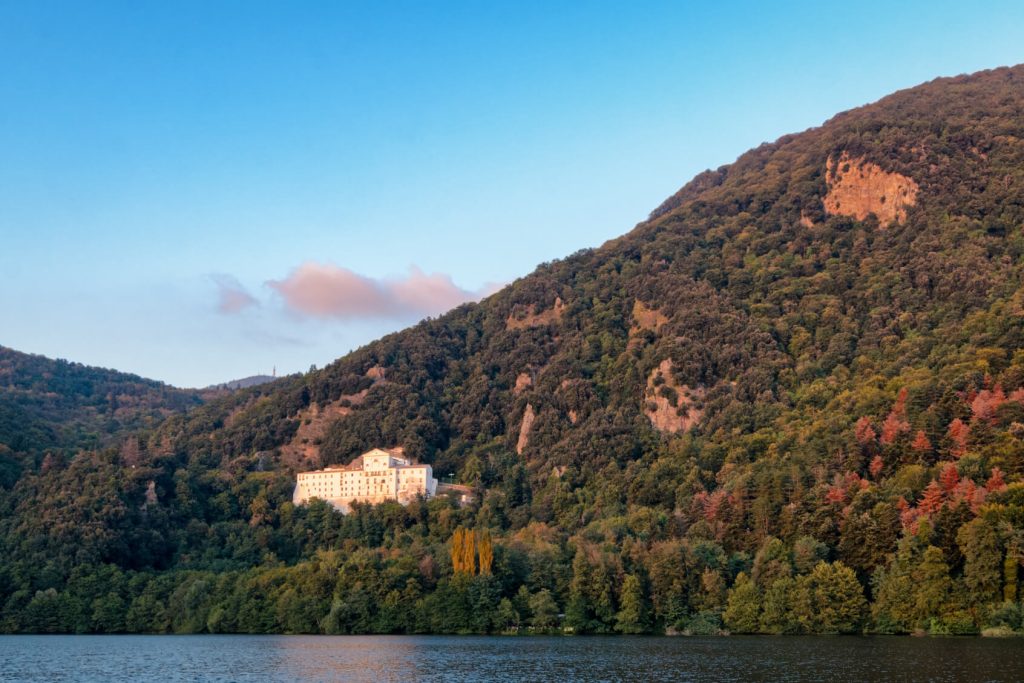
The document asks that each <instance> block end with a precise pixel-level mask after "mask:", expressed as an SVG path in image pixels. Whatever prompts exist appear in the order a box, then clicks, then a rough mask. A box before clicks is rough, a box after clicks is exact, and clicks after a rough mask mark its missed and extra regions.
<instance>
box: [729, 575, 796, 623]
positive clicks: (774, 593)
mask: <svg viewBox="0 0 1024 683" xmlns="http://www.w3.org/2000/svg"><path fill="white" fill-rule="evenodd" d="M737 578H738V577H737ZM795 589H796V581H795V580H794V579H793V578H791V577H788V576H787V577H783V578H781V579H777V580H776V581H775V582H774V583H773V584H772V585H771V586H770V587H769V588H768V590H767V591H766V592H765V594H764V608H763V609H762V610H761V617H760V630H761V631H763V632H764V633H773V634H783V633H799V632H800V624H799V622H798V621H797V620H796V619H795V617H794V615H793V610H792V598H793V593H794V591H795Z"/></svg>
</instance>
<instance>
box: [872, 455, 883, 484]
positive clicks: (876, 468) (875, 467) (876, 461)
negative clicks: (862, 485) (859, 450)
mask: <svg viewBox="0 0 1024 683" xmlns="http://www.w3.org/2000/svg"><path fill="white" fill-rule="evenodd" d="M883 469H885V461H884V460H882V456H881V455H876V456H875V457H874V458H872V459H871V465H870V466H869V467H868V472H870V473H871V476H872V478H874V479H878V475H880V474H881V473H882V470H883Z"/></svg>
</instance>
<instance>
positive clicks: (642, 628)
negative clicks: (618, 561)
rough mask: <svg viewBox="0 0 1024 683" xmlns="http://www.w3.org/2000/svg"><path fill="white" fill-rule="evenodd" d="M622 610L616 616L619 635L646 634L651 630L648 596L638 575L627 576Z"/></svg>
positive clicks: (621, 600) (622, 596) (622, 598)
mask: <svg viewBox="0 0 1024 683" xmlns="http://www.w3.org/2000/svg"><path fill="white" fill-rule="evenodd" d="M619 602H620V604H621V608H620V609H619V612H618V614H616V615H615V630H616V631H618V632H619V633H646V632H647V631H649V630H650V621H649V617H648V615H649V613H650V610H649V609H648V606H647V596H646V595H644V587H643V584H642V583H641V582H640V579H639V578H638V577H637V576H636V574H627V575H626V580H625V581H624V582H623V584H622V595H621V597H620V599H619Z"/></svg>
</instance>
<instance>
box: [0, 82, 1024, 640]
mask: <svg viewBox="0 0 1024 683" xmlns="http://www.w3.org/2000/svg"><path fill="white" fill-rule="evenodd" d="M1022 227H1024V67H1014V68H1005V69H999V70H995V71H990V72H983V73H980V74H976V75H973V76H964V77H957V78H949V79H939V80H936V81H933V82H931V83H927V84H924V85H922V86H919V87H916V88H913V89H910V90H906V91H902V92H899V93H896V94H894V95H891V96H889V97H887V98H885V99H883V100H881V101H879V102H877V103H875V104H872V105H869V106H866V107H862V108H860V109H856V110H853V111H850V112H846V113H843V114H841V115H839V116H836V117H835V118H834V119H832V120H830V121H829V122H827V123H825V124H824V125H823V126H821V127H820V128H816V129H812V130H809V131H806V132H804V133H800V134H798V135H791V136H786V137H784V138H781V139H780V140H778V141H776V142H774V143H771V144H765V145H762V146H761V147H759V148H757V149H755V150H752V151H751V152H748V153H747V154H745V155H743V156H742V157H740V158H739V159H738V160H737V161H736V162H735V163H733V164H731V165H729V166H725V167H722V168H720V169H718V170H717V171H709V172H706V173H704V174H702V175H701V176H698V177H697V178H696V179H695V180H694V181H693V182H691V183H690V184H689V185H687V186H686V187H684V188H683V189H681V190H680V191H679V192H678V193H677V194H676V195H674V196H673V197H671V198H669V199H668V200H666V202H665V203H664V204H663V205H662V206H660V207H658V208H657V209H656V210H655V211H654V212H652V214H651V216H650V218H649V219H648V220H647V221H645V222H643V223H641V224H640V225H638V226H637V227H636V228H635V229H634V230H633V231H632V232H630V233H628V234H627V235H625V236H623V237H621V238H619V239H616V240H613V241H611V242H608V243H607V244H605V245H603V246H602V247H600V248H598V249H592V250H584V251H581V252H578V253H576V254H574V255H572V256H570V257H568V258H566V259H564V260H560V261H556V262H552V263H548V264H545V265H542V266H541V267H539V268H538V269H537V270H536V271H535V272H534V273H532V274H531V275H529V276H527V277H524V278H522V279H520V280H517V281H516V282H514V283H513V284H512V285H510V286H509V287H507V288H505V289H503V290H502V291H500V292H498V293H497V294H495V295H493V296H491V297H490V298H488V299H486V300H485V301H483V302H481V303H479V304H469V305H465V306H462V307H460V308H458V309H456V310H454V311H452V312H451V313H449V314H447V315H445V316H442V317H441V318H438V319H436V320H427V321H424V322H422V323H420V324H419V325H417V326H415V327H413V328H410V329H408V330H405V331H403V332H400V333H397V334H394V335H390V336H388V337H385V338H384V339H381V340H379V341H377V342H374V343H372V344H369V345H368V346H366V347H364V348H362V349H360V350H358V351H356V352H354V353H352V354H350V355H349V356H346V357H345V358H342V359H340V360H338V361H337V362H335V363H333V364H332V365H330V366H329V367H327V368H324V369H322V370H319V371H316V372H312V373H310V374H307V375H306V376H303V377H297V378H288V379H286V380H282V381H280V382H278V383H276V384H273V385H269V386H261V387H256V388H254V389H251V390H245V391H241V392H238V393H236V394H233V395H231V396H228V397H225V398H223V399H219V400H216V401H213V402H211V403H210V404H209V405H206V406H203V407H201V408H198V409H195V410H191V411H189V413H188V414H186V415H178V416H172V417H170V418H169V419H167V420H166V421H164V422H163V423H162V424H161V425H160V426H158V427H157V428H155V429H154V430H152V431H151V432H147V433H146V434H144V435H143V436H144V438H143V440H142V443H141V447H142V448H141V450H142V452H141V461H140V466H139V467H138V468H135V469H134V470H132V471H126V470H125V468H124V467H123V465H124V462H123V460H122V458H121V456H120V455H119V454H118V453H117V452H115V451H108V452H96V453H83V454H82V455H80V456H79V457H77V458H76V459H75V461H73V462H72V463H70V464H69V466H68V467H67V468H66V469H64V470H61V471H51V472H47V473H38V474H33V475H29V476H25V477H23V478H22V480H21V481H19V483H18V485H17V486H16V487H15V488H14V490H13V491H12V492H11V495H10V496H9V497H8V502H7V504H6V506H5V508H4V509H3V510H0V512H3V513H4V514H3V521H2V522H0V534H2V536H0V544H2V545H0V550H3V551H4V554H5V556H6V557H17V558H21V560H22V561H25V562H28V561H30V558H36V561H45V562H48V563H49V566H50V567H51V569H50V571H51V572H52V577H66V576H69V575H71V574H72V573H73V572H75V571H83V570H76V569H75V567H83V566H85V567H89V568H90V569H89V570H88V571H86V572H85V573H87V574H90V573H91V572H98V571H102V572H108V573H111V572H112V573H113V574H114V575H116V576H121V577H122V578H121V579H119V580H121V581H123V582H124V587H122V588H117V589H116V590H113V591H112V593H113V597H111V593H104V594H102V595H100V594H96V595H92V594H83V595H82V596H79V594H78V593H76V591H78V590H79V589H78V588H77V587H76V585H75V584H72V585H71V587H69V588H67V589H66V590H65V592H63V593H62V592H60V591H58V590H57V589H58V588H59V587H60V585H61V584H58V583H54V582H55V581H60V580H62V579H59V578H54V579H52V580H51V581H50V583H49V584H48V583H46V582H45V581H42V580H40V579H39V576H38V575H31V576H28V577H26V574H25V571H24V568H23V567H20V565H18V564H17V562H9V564H8V566H7V568H6V569H5V570H4V571H5V572H6V573H4V574H0V598H2V597H3V596H4V595H5V594H6V595H8V596H9V597H8V598H7V607H5V615H6V616H5V617H4V618H5V619H6V620H7V621H6V622H5V623H6V624H7V628H9V629H11V630H18V629H27V630H33V629H37V630H38V627H35V626H33V625H32V622H31V618H30V617H31V615H33V614H35V613H36V612H35V611H34V610H37V609H39V608H38V606H36V607H33V606H32V603H33V602H34V601H36V600H37V599H38V600H63V599H66V600H70V601H74V600H81V601H83V604H84V603H85V602H88V603H89V605H90V607H89V608H88V609H86V608H84V607H83V609H84V610H85V611H90V610H92V611H90V614H89V616H88V618H86V617H81V619H82V620H84V621H81V622H73V623H75V624H78V623H88V624H89V625H88V626H87V627H86V630H104V629H105V628H106V626H104V625H103V623H102V620H101V621H100V622H97V617H96V613H95V609H96V608H95V607H94V606H93V602H89V601H90V600H92V601H96V600H100V601H102V600H108V599H109V600H110V601H113V602H115V603H117V604H120V605H121V608H120V609H121V611H120V612H118V610H117V609H115V608H113V607H111V608H110V609H109V612H110V614H113V615H115V616H112V617H111V619H113V620H114V623H120V624H121V625H122V627H123V626H124V624H125V623H126V622H125V621H124V620H125V619H128V618H129V617H128V616H125V615H126V614H127V613H128V612H130V610H129V607H130V606H131V605H134V604H136V602H137V601H139V600H142V599H143V596H144V595H146V593H145V591H146V590H149V589H142V588H138V589H137V590H135V589H132V588H131V587H130V585H129V584H130V581H129V578H126V577H125V575H123V574H122V573H121V572H122V570H124V569H129V568H131V569H139V570H145V571H156V570H158V571H160V572H162V573H159V574H155V575H154V576H155V577H163V578H153V579H151V583H150V584H147V585H156V583H158V582H159V581H163V582H164V584H161V585H162V586H163V587H162V588H153V589H152V591H153V592H152V594H151V595H149V597H148V598H146V600H149V601H150V602H152V603H154V604H158V605H159V607H160V609H162V610H164V613H165V614H168V616H167V617H166V621H159V620H157V622H158V624H160V625H159V626H156V627H153V629H148V628H147V629H143V630H161V629H175V630H189V629H190V628H191V629H193V630H214V631H216V630H242V631H251V630H256V631H259V630H287V631H327V632H350V631H385V632H391V631H453V630H454V631H458V630H472V631H489V630H500V629H501V628H506V627H510V626H511V625H512V623H513V622H515V623H516V624H519V623H523V624H525V623H533V624H534V625H535V626H537V627H538V628H542V627H548V626H551V624H550V623H546V622H544V619H543V618H540V617H538V615H539V614H540V615H546V614H547V613H548V612H549V611H550V606H549V605H547V604H542V603H545V601H546V600H549V601H551V602H552V604H553V605H554V609H555V614H557V612H558V610H562V611H565V613H566V625H568V626H570V627H571V628H573V629H575V630H576V631H597V632H601V631H607V630H612V629H618V630H620V631H626V632H631V631H634V630H639V631H645V630H650V629H656V630H657V629H662V628H679V629H690V630H691V631H701V630H712V631H713V630H715V629H717V628H719V627H721V626H722V625H723V624H724V626H726V627H728V628H731V629H733V630H737V631H758V630H761V631H768V632H791V631H795V632H800V631H805V632H806V631H848V630H858V629H860V628H864V627H865V626H867V627H870V628H874V629H878V630H883V631H893V632H905V631H909V630H913V629H918V628H930V629H932V630H933V631H936V632H942V631H943V630H945V631H946V632H949V631H955V632H970V631H972V630H976V629H978V628H980V627H981V626H984V625H1002V626H1006V627H1007V628H1020V627H1021V625H1022V624H1021V609H1020V605H1019V597H1018V595H1017V592H1016V586H1017V580H1018V576H1019V573H1020V561H1021V552H1022V548H1024V536H1022V529H1024V507H1022V506H1024V486H1022V485H1021V484H1018V483H1015V482H1017V481H1018V480H1019V479H1020V477H1021V474H1022V472H1024V441H1022V439H1024V353H1022V352H1021V347H1022V342H1024V328H1022V322H1024V298H1022V297H1024V294H1022V293H1021V284H1022V277H1024V260H1022V257H1024V234H1022ZM397 445H400V446H403V447H404V448H405V451H406V453H407V454H409V455H412V456H413V457H415V458H418V459H421V460H423V461H425V462H430V463H433V465H434V468H435V471H436V472H437V473H438V474H440V475H448V474H451V475H453V476H454V478H455V479H457V480H459V481H461V482H463V483H468V484H472V485H474V486H477V487H478V488H479V492H480V496H479V498H480V500H479V503H478V505H476V506H475V507H473V508H470V509H457V508H456V507H454V505H453V504H451V503H449V502H447V501H442V500H438V501H433V502H431V503H429V504H425V505H414V506H413V507H411V508H409V509H400V508H396V507H395V506H388V505H385V506H380V507H379V508H376V509H360V510H357V512H355V513H354V514H353V515H350V516H348V517H346V518H344V519H342V518H340V517H338V516H337V515H336V514H334V513H332V512H331V511H329V510H327V509H325V508H323V507H322V506H318V505H314V506H311V507H309V508H304V509H294V508H293V507H292V506H291V504H290V503H288V502H287V500H288V496H289V492H290V483H291V481H292V476H293V473H294V472H295V471H298V470H304V469H312V468H316V467H320V466H323V465H327V464H333V463H346V462H348V461H350V460H351V459H352V458H354V457H355V456H357V455H358V454H359V453H360V452H362V451H363V450H366V449H368V448H370V447H373V446H397ZM83 480H84V481H89V482H91V484H90V487H87V488H86V489H85V493H83V494H82V495H81V496H79V497H78V498H77V499H76V502H75V504H74V505H70V506H65V507H63V508H60V509H56V508H55V502H56V501H57V500H60V497H61V496H62V495H64V494H65V493H66V491H67V488H66V487H67V486H68V482H70V481H83ZM97 500H105V501H107V503H108V504H107V505H106V506H105V507H104V506H103V505H97V504H96V501H97ZM112 510H113V511H114V512H111V511H112ZM117 510H120V512H117ZM140 511H141V512H140ZM460 525H461V526H465V527H470V528H476V529H479V530H487V532H488V533H490V534H493V536H494V537H495V569H494V574H493V576H490V575H487V576H480V577H475V578H472V577H465V576H461V575H455V576H453V575H452V570H451V564H450V560H449V558H448V555H447V553H448V544H449V542H450V538H451V536H452V533H453V532H454V530H455V529H456V528H457V527H458V526H460ZM82 529H91V530H93V532H94V533H90V534H89V535H87V536H86V540H85V541H84V542H82V543H77V544H74V546H73V547H71V546H70V545H69V544H70V543H71V541H70V538H71V537H72V535H73V534H76V533H79V532H80V531H81V530H82ZM282 565H284V566H282ZM100 566H104V567H105V568H103V569H97V567H100ZM166 570H171V571H166ZM189 572H194V573H189ZM203 572H206V573H205V574H203ZM224 572H229V573H227V574H225V573H224ZM200 575H201V576H202V577H203V578H202V579H201V581H203V582H205V587H204V588H203V589H202V591H201V592H202V595H200V596H198V597H195V600H194V602H195V605H198V606H196V607H194V609H195V610H198V611H199V612H201V614H202V617H197V616H195V615H193V616H192V617H188V618H194V621H189V622H188V624H189V626H188V627H183V626H182V627H180V624H182V623H185V622H186V621H187V618H186V617H185V616H181V614H182V612H181V610H184V609H186V608H185V607H183V606H182V604H178V603H180V602H181V600H183V599H184V598H181V596H180V595H178V593H177V592H175V591H178V592H180V591H186V592H187V591H188V590H190V589H189V588H188V586H192V585H193V583H194V581H196V580H200V579H196V576H200ZM4 576H6V577H7V578H6V582H5V580H3V579H2V577H4ZM218 576H219V577H221V578H220V579H218V578H217V577H218ZM225 577H227V578H225ZM83 580H84V579H83ZM217 581H221V582H222V583H223V585H221V584H220V583H217ZM154 582H156V583H154ZM214 584H216V587H214ZM5 585H6V586H7V588H6V593H4V590H5V589H4V586H5ZM257 586H258V587H259V588H258V590H259V591H260V592H261V595H262V597H260V598H259V600H260V601H262V602H259V605H258V606H253V604H250V603H251V600H253V599H255V598H246V597H241V596H243V595H248V594H249V593H251V592H252V591H253V590H257V588H256V587H257ZM730 586H731V587H732V588H731V589H729V587H730ZM47 588H52V589H53V590H54V591H55V592H56V593H55V594H53V595H51V594H46V595H44V596H43V597H40V595H42V593H39V592H37V591H45V590H46V589H47ZM82 590H84V589H82ZM133 590H135V592H133ZM197 590H198V589H197ZM924 590H928V591H932V593H929V594H928V595H931V597H930V598H929V597H927V596H922V595H921V594H920V591H924ZM915 591H917V592H915ZM836 592H838V594H840V595H842V596H844V597H842V598H841V599H839V598H835V599H833V598H826V597H821V596H829V595H833V594H834V593H836ZM407 593H408V594H407ZM175 595H178V597H177V598H175V597H174V596H175ZM65 596H66V597H65ZM403 596H404V598H403ZM815 596H818V597H815ZM115 598H116V600H115ZM503 599H504V601H503ZM865 599H867V600H870V601H871V611H870V612H868V611H865V606H864V600H865ZM176 600H177V603H176V602H175V601H176ZM816 600H819V601H821V600H824V601H825V602H824V603H822V604H820V605H819V604H817V603H816V602H815V601H816ZM117 601H120V602H117ZM232 601H235V602H232ZM239 601H240V602H239ZM439 601H441V602H440V603H439ZM474 601H476V602H474ZM773 601H774V602H773ZM1004 601H1005V604H1004ZM832 602H836V603H837V604H841V605H843V609H846V611H845V612H843V613H842V614H834V613H832V612H830V614H831V615H832V616H830V617H827V618H826V617H825V616H822V608H824V607H827V606H828V605H830V604H831V603H832ZM506 603H507V608H506V606H505V604H506ZM146 604H149V603H146ZM190 604H191V603H190ZM439 604H445V605H449V607H450V605H461V606H462V607H459V608H458V609H456V608H451V609H448V610H447V611H452V610H454V612H453V613H455V614H456V615H461V616H453V617H451V619H452V621H445V622H437V621H436V620H432V619H434V618H433V617H431V616H430V615H432V614H433V613H434V611H436V610H437V608H438V605H439ZM232 605H233V607H230V609H233V610H235V611H236V612H237V611H238V610H241V609H243V607H245V609H249V610H251V611H252V613H251V614H249V615H248V616H239V615H238V614H235V615H234V616H230V617H229V616H228V611H229V606H232ZM474 605H475V607H474ZM751 605H754V607H750V606H751ZM770 605H773V607H771V609H773V610H774V611H773V612H769V611H768V610H769V606H770ZM1007 605H1009V606H1007ZM139 609H142V608H141V607H140V608H139ZM154 609H155V608H154ZM188 609H193V607H189V608H188ZM837 609H838V608H837ZM218 610H219V611H218ZM261 610H262V611H261ZM459 610H462V611H461V612H460V611H459ZM744 610H745V611H744ZM1000 610H1002V611H1000ZM1014 610H1016V611H1014ZM840 611H842V610H840ZM171 613H173V614H176V615H179V616H178V617H175V616H170V614H171ZM271 613H272V614H271ZM26 614H28V615H30V616H28V617H26V616H25V615H26ZM104 614H106V613H104ZM116 614H120V615H121V617H120V618H121V622H117V621H116ZM267 614H271V616H267ZM481 614H483V615H485V617H480V616H479V615H481ZM499 614H501V615H503V616H496V615H499ZM474 615H476V616H474ZM751 615H752V616H751ZM994 615H995V616H994ZM1000 615H1002V616H1000ZM1006 615H1009V616H1006ZM108 616H109V615H108ZM179 617H180V619H179V621H175V619H178V618H179ZM481 618H482V619H485V621H483V622H481V621H474V619H481ZM26 619H28V620H29V621H25V620H26ZM153 619H156V617H153ZM460 619H461V621H460ZM531 619H532V620H534V621H533V622H530V620H531ZM829 619H830V620H829ZM182 620H184V621H182ZM144 621H145V620H143V622H144ZM97 623H99V624H100V625H99V626H97V625H96V624H97ZM139 623H142V622H139ZM147 623H148V622H147ZM61 627H62V628H65V627H66V626H61ZM76 627H77V626H76ZM179 627H180V628H179Z"/></svg>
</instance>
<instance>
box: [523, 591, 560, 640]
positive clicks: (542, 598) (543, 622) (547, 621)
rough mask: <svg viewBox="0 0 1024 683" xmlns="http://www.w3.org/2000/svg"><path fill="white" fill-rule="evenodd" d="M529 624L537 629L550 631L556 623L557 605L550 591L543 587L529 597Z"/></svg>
mask: <svg viewBox="0 0 1024 683" xmlns="http://www.w3.org/2000/svg"><path fill="white" fill-rule="evenodd" d="M530 611H531V612H533V618H532V619H531V622H530V623H531V624H532V625H533V627H534V628H535V629H537V630H539V631H550V630H551V629H553V628H555V627H556V626H557V625H558V605H557V604H555V599H554V598H553V597H552V596H551V591H549V590H548V589H547V588H543V589H541V590H540V591H538V592H537V593H534V595H533V596H532V597H531V598H530Z"/></svg>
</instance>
